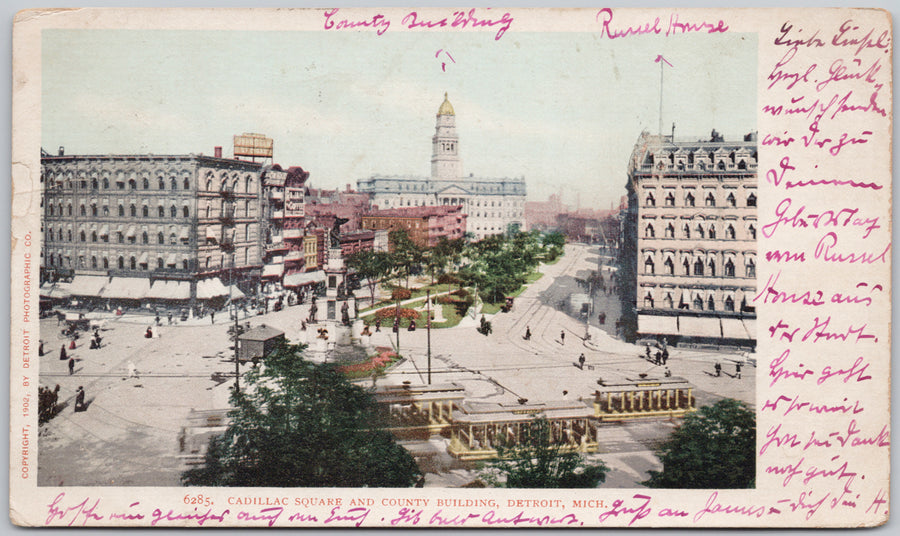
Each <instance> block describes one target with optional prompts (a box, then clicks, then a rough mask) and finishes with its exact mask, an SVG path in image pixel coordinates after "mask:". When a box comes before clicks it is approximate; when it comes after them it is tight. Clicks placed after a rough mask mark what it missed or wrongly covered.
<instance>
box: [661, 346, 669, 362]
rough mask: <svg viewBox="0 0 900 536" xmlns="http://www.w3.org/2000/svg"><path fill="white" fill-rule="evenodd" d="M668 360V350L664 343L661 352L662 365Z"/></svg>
mask: <svg viewBox="0 0 900 536" xmlns="http://www.w3.org/2000/svg"><path fill="white" fill-rule="evenodd" d="M668 360H669V350H667V349H666V347H665V343H663V351H662V364H663V365H665V364H666V361H668Z"/></svg>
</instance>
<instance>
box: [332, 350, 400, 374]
mask: <svg viewBox="0 0 900 536" xmlns="http://www.w3.org/2000/svg"><path fill="white" fill-rule="evenodd" d="M398 359H400V356H398V355H397V354H396V353H394V351H393V350H381V352H380V353H378V355H374V356H372V357H370V358H369V359H367V360H366V361H363V362H362V363H354V364H352V365H344V366H342V367H338V369H337V370H338V371H339V372H341V373H344V374H347V373H361V372H365V373H371V372H376V371H380V370H382V369H385V368H387V367H389V366H390V365H391V364H393V363H394V362H395V361H397V360H398Z"/></svg>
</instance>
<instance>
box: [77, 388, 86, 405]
mask: <svg viewBox="0 0 900 536" xmlns="http://www.w3.org/2000/svg"><path fill="white" fill-rule="evenodd" d="M85 409H86V408H85V407H84V387H82V386H80V385H79V386H78V391H77V393H76V394H75V411H76V412H78V411H84V410H85Z"/></svg>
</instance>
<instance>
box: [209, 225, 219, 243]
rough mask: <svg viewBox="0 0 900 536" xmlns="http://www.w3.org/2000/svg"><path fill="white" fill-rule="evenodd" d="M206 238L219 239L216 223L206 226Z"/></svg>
mask: <svg viewBox="0 0 900 536" xmlns="http://www.w3.org/2000/svg"><path fill="white" fill-rule="evenodd" d="M206 238H207V239H209V240H218V238H219V233H218V229H216V227H215V226H214V225H210V226H209V227H207V228H206Z"/></svg>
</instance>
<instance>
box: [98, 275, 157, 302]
mask: <svg viewBox="0 0 900 536" xmlns="http://www.w3.org/2000/svg"><path fill="white" fill-rule="evenodd" d="M149 291H150V280H149V279H146V278H143V277H114V278H112V280H111V281H110V282H109V284H108V285H106V288H104V289H103V293H102V294H101V296H102V297H104V298H111V299H127V300H139V299H141V298H143V297H144V296H145V295H146V294H147V293H148V292H149Z"/></svg>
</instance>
